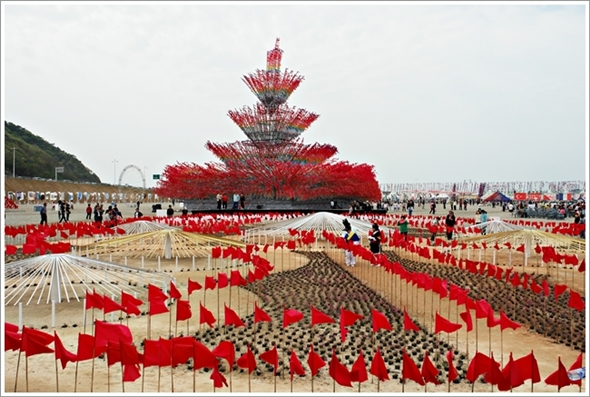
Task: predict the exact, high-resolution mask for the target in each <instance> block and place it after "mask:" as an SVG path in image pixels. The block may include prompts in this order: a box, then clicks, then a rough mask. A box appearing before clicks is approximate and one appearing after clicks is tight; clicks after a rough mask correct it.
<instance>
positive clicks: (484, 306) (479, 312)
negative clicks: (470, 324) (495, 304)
mask: <svg viewBox="0 0 590 397" xmlns="http://www.w3.org/2000/svg"><path fill="white" fill-rule="evenodd" d="M489 311H490V304H489V303H488V301H486V300H485V299H483V298H482V299H480V300H478V301H477V302H476V304H475V318H476V319H478V318H487V317H488V312H489Z"/></svg>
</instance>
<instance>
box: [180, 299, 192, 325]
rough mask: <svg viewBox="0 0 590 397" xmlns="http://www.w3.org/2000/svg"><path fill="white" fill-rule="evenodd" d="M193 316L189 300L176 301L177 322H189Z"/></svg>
mask: <svg viewBox="0 0 590 397" xmlns="http://www.w3.org/2000/svg"><path fill="white" fill-rule="evenodd" d="M192 316H193V312H192V311H191V303H190V301H188V300H183V299H179V300H177V301H176V321H184V320H188V319H190V318H191V317H192Z"/></svg>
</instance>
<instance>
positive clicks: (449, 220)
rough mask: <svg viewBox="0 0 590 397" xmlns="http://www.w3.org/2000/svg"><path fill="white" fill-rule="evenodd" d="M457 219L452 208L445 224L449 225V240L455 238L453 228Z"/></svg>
mask: <svg viewBox="0 0 590 397" xmlns="http://www.w3.org/2000/svg"><path fill="white" fill-rule="evenodd" d="M456 222H457V219H456V218H455V213H454V212H453V210H450V211H449V213H448V214H447V216H446V218H445V225H446V227H447V240H452V239H453V229H454V228H455V223H456Z"/></svg>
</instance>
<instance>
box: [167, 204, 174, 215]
mask: <svg viewBox="0 0 590 397" xmlns="http://www.w3.org/2000/svg"><path fill="white" fill-rule="evenodd" d="M166 215H167V216H168V218H172V216H174V208H172V205H168V209H167V210H166Z"/></svg>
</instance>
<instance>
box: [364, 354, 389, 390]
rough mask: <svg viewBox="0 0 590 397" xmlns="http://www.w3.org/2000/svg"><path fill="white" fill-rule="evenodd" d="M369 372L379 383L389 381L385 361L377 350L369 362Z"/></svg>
mask: <svg viewBox="0 0 590 397" xmlns="http://www.w3.org/2000/svg"><path fill="white" fill-rule="evenodd" d="M369 372H371V375H375V376H376V377H377V379H379V380H380V381H381V382H384V381H386V380H389V374H388V373H387V367H386V366H385V361H383V357H382V356H381V351H379V348H377V352H376V353H375V355H374V356H373V361H371V369H370V370H369Z"/></svg>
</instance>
